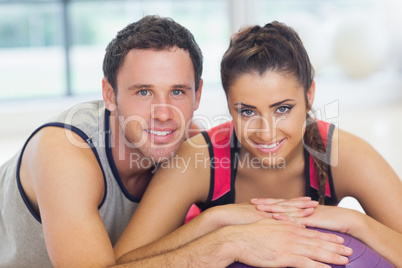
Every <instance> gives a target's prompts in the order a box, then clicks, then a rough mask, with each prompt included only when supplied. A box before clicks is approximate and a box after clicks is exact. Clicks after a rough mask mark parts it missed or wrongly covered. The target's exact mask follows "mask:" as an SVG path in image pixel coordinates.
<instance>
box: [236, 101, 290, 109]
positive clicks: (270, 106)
mask: <svg viewBox="0 0 402 268" xmlns="http://www.w3.org/2000/svg"><path fill="white" fill-rule="evenodd" d="M287 101H294V99H285V100H282V101H278V102H275V103H273V104H271V105H269V108H273V107H277V106H279V105H281V104H282V103H285V102H287ZM234 105H235V106H236V105H241V106H243V107H245V108H250V109H256V108H257V107H255V106H253V105H249V104H245V103H242V102H237V103H235V104H234Z"/></svg>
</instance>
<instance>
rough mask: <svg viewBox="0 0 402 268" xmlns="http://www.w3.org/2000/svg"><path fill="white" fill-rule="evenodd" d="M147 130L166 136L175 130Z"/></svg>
mask: <svg viewBox="0 0 402 268" xmlns="http://www.w3.org/2000/svg"><path fill="white" fill-rule="evenodd" d="M145 131H146V132H149V133H151V134H153V135H158V136H166V135H169V134H170V133H172V132H173V131H154V130H147V129H146V130H145Z"/></svg>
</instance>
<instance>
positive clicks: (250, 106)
mask: <svg viewBox="0 0 402 268" xmlns="http://www.w3.org/2000/svg"><path fill="white" fill-rule="evenodd" d="M237 105H240V106H243V107H245V108H250V109H256V108H257V107H255V106H253V105H249V104H245V103H242V102H237V103H235V104H234V106H237Z"/></svg>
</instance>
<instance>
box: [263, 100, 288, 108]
mask: <svg viewBox="0 0 402 268" xmlns="http://www.w3.org/2000/svg"><path fill="white" fill-rule="evenodd" d="M287 101H294V100H293V99H285V100H283V101H278V102H275V103H273V104H271V105H269V108H273V107H277V106H279V105H281V104H282V103H284V102H287Z"/></svg>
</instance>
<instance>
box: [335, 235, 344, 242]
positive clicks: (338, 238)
mask: <svg viewBox="0 0 402 268" xmlns="http://www.w3.org/2000/svg"><path fill="white" fill-rule="evenodd" d="M336 240H338V242H339V243H343V242H345V239H343V237H341V236H336Z"/></svg>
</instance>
